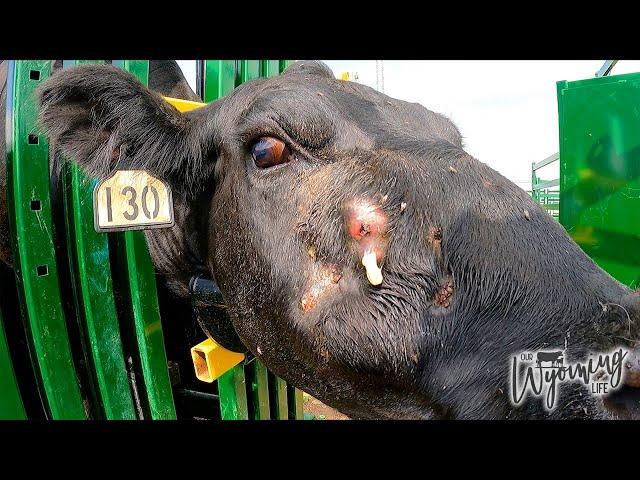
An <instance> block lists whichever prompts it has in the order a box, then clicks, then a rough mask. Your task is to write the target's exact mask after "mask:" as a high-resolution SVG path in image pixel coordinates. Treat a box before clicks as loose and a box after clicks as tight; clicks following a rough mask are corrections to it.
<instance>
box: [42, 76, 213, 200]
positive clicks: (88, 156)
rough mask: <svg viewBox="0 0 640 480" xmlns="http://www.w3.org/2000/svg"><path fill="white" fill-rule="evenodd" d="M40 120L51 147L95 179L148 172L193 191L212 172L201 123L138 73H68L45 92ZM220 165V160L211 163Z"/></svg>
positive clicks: (46, 86) (54, 79) (49, 84)
mask: <svg viewBox="0 0 640 480" xmlns="http://www.w3.org/2000/svg"><path fill="white" fill-rule="evenodd" d="M37 95H38V100H39V106H40V111H39V122H40V125H41V126H42V128H43V129H44V132H45V133H46V134H47V135H48V136H49V138H50V141H51V142H52V146H54V148H57V149H60V150H62V152H63V153H64V154H65V155H66V156H67V157H69V158H71V159H73V160H74V161H76V162H77V163H79V164H80V165H81V166H82V167H83V169H84V170H85V171H86V172H87V173H89V174H90V175H92V176H95V177H99V178H105V177H107V176H109V175H110V174H111V173H112V172H113V170H115V169H116V168H118V169H146V170H148V171H149V172H150V173H151V174H152V175H154V176H158V177H160V178H164V179H166V180H168V181H170V182H171V183H172V184H175V185H180V186H183V187H187V188H190V187H194V186H196V185H197V183H198V181H199V179H200V178H201V177H202V176H204V175H206V174H207V170H212V169H213V165H207V162H205V160H207V159H210V155H209V152H210V150H211V149H210V148H209V146H208V145H206V144H205V141H204V139H205V138H206V135H203V132H202V129H201V128H198V125H197V123H198V121H197V119H198V118H202V117H203V116H202V115H192V116H189V115H184V114H182V113H180V112H178V111H177V110H176V109H175V108H174V107H173V106H171V105H169V104H168V103H167V102H165V101H164V99H162V97H160V96H159V95H157V94H155V93H153V92H152V91H151V90H149V89H148V88H147V87H145V86H144V85H142V84H141V83H140V82H139V81H138V80H137V79H136V78H135V77H134V76H133V75H131V74H129V73H127V72H125V71H123V70H120V69H118V68H116V67H113V66H108V65H82V66H77V67H72V68H69V69H65V70H61V71H59V72H57V73H55V74H54V75H52V76H51V77H50V78H49V79H47V80H46V81H45V82H43V84H42V85H40V87H39V88H38V92H37ZM209 163H213V162H209Z"/></svg>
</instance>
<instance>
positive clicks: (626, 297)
mask: <svg viewBox="0 0 640 480" xmlns="http://www.w3.org/2000/svg"><path fill="white" fill-rule="evenodd" d="M39 101H40V120H41V124H42V126H43V128H44V129H45V130H46V132H47V133H48V134H49V135H50V136H51V138H52V140H53V141H54V142H56V145H58V147H59V148H61V149H62V150H64V151H65V152H66V153H67V154H68V155H69V156H70V157H72V158H75V159H76V160H77V161H78V162H79V163H80V165H82V166H83V167H84V168H85V169H86V170H87V171H88V172H89V173H91V174H92V175H96V176H99V177H105V176H107V175H109V174H110V172H112V171H113V170H114V169H115V168H146V169H148V170H149V171H150V172H151V173H152V174H154V175H156V176H158V177H161V178H163V179H165V180H166V181H168V182H170V183H171V185H172V187H173V190H174V198H175V204H176V226H175V227H174V228H172V229H167V230H153V231H148V232H147V233H146V236H147V241H148V245H149V248H150V251H151V255H152V257H153V259H154V262H155V265H156V268H157V269H158V271H159V272H161V273H163V274H165V275H167V276H169V277H170V279H171V282H172V284H173V285H174V291H175V293H176V294H178V295H184V294H186V292H187V289H186V282H187V281H188V279H189V278H190V277H191V275H192V274H193V272H196V271H200V270H202V269H206V270H208V272H209V273H210V274H211V275H213V277H215V279H216V281H217V283H218V284H219V286H220V289H221V291H222V293H223V295H224V297H225V300H226V302H227V304H228V308H229V313H230V317H231V321H232V323H233V326H234V328H235V330H236V331H237V333H238V335H239V336H240V338H241V339H242V341H243V342H244V343H245V345H246V346H247V347H248V348H249V349H250V350H251V351H252V352H253V353H254V354H255V355H256V356H258V357H259V358H260V359H261V360H262V361H263V362H264V363H265V364H266V365H267V366H268V367H269V368H270V369H271V370H273V371H274V372H275V373H276V374H278V375H279V376H281V377H282V378H284V379H286V380H287V381H289V382H291V383H293V384H294V385H296V386H297V387H299V388H302V389H303V390H305V391H307V392H309V393H311V394H312V395H314V396H315V397H317V398H319V399H320V400H322V401H323V402H325V403H327V404H328V405H331V406H333V407H335V408H337V409H338V410H340V411H342V412H344V413H346V414H347V415H350V416H351V417H354V418H423V419H429V418H535V417H540V418H614V417H615V416H617V415H625V414H628V412H627V411H626V410H624V409H623V410H620V409H617V410H616V413H614V412H612V411H610V410H608V409H607V408H606V407H605V405H604V404H603V402H602V400H601V399H600V398H598V397H594V396H591V395H589V394H588V393H586V392H585V391H584V390H581V387H580V386H579V385H578V384H577V383H574V384H570V385H563V391H562V394H561V396H560V401H559V406H558V408H557V409H556V410H554V411H553V412H551V413H547V412H545V411H544V409H543V407H542V404H541V402H540V401H539V400H535V401H531V402H529V404H528V405H527V406H526V407H525V408H514V407H513V406H512V405H511V403H510V402H509V399H508V396H507V391H508V390H507V379H508V367H509V359H510V357H511V356H512V355H514V354H515V352H520V351H532V350H539V349H541V348H543V347H544V346H547V345H552V346H553V345H558V346H559V345H565V342H566V349H565V351H566V352H567V354H568V355H570V356H571V357H572V358H575V359H580V358H583V357H584V356H586V355H587V353H588V352H590V351H603V350H609V349H610V348H612V347H614V346H625V347H629V348H630V347H634V346H635V344H636V341H637V339H638V333H639V332H638V330H639V326H640V321H639V318H640V296H639V295H638V294H637V293H634V292H632V291H631V290H629V289H628V288H627V287H625V286H623V285H622V284H620V283H619V282H617V281H615V280H614V279H613V278H611V277H610V276H609V275H608V274H606V273H605V272H604V271H603V270H601V269H600V268H598V267H597V266H596V265H595V264H594V263H593V261H591V259H589V258H588V257H587V256H586V255H585V254H584V253H583V252H582V251H581V250H580V248H579V247H578V246H577V245H576V244H575V243H574V242H573V241H572V240H571V239H570V238H569V236H568V235H567V233H566V232H565V231H564V229H563V228H562V227H561V226H560V225H559V224H558V223H557V222H556V221H555V220H553V219H552V218H551V217H550V216H549V215H548V214H547V213H546V212H544V211H543V210H542V209H541V208H539V207H538V205H536V204H535V203H534V202H533V201H532V199H531V198H530V197H529V196H528V195H527V194H526V192H524V191H523V190H521V189H520V188H518V187H517V186H516V185H514V184H513V183H512V182H510V181H509V180H507V179H505V178H504V177H503V176H501V175H500V174H498V173H497V172H495V171H494V170H492V169H491V168H489V167H488V166H486V165H485V164H483V163H481V162H479V161H478V160H476V159H475V158H473V157H471V156H470V155H469V154H467V153H466V152H465V150H464V148H463V144H462V140H461V136H460V134H459V132H458V130H457V128H456V127H455V126H454V124H453V123H452V122H451V121H449V120H448V119H447V118H445V117H444V116H442V115H439V114H437V113H434V112H431V111H429V110H427V109H425V108H424V107H422V106H420V105H417V104H411V103H407V102H403V101H399V100H396V99H393V98H390V97H387V96H385V95H383V94H381V93H379V92H376V91H375V90H373V89H371V88H368V87H366V86H363V85H359V84H356V83H350V82H344V81H340V80H336V79H335V78H334V76H333V74H332V73H331V71H330V70H329V69H328V68H327V67H326V66H325V65H324V64H322V63H318V62H297V63H295V64H293V65H292V66H290V67H289V68H288V69H287V71H286V72H285V73H284V74H283V75H281V76H279V77H275V78H270V79H256V80H253V81H251V82H248V83H246V84H244V85H242V86H241V87H239V88H237V89H236V90H235V91H234V92H233V93H232V94H231V95H229V96H228V97H225V98H223V99H221V100H219V101H216V102H213V103H211V104H210V105H208V106H207V107H205V108H202V109H199V110H195V111H192V112H188V113H185V114H181V113H179V112H178V111H176V110H175V109H174V108H173V107H171V106H169V105H167V104H166V103H165V102H164V101H163V100H162V99H161V98H160V97H159V96H158V95H156V94H154V93H153V92H151V91H150V90H149V89H147V88H145V87H143V86H142V85H141V84H140V83H139V82H138V81H137V80H135V78H133V77H132V76H131V75H129V74H127V73H125V72H122V71H120V70H118V69H116V68H113V67H109V66H82V67H76V68H72V69H67V70H64V71H60V72H58V73H56V74H55V75H53V76H52V77H51V78H50V79H49V80H47V81H46V82H44V83H43V85H41V88H40V90H39ZM514 154H517V152H514ZM603 305H604V307H603ZM629 378H632V376H631V377H629ZM634 398H635V400H633V401H635V402H637V397H634ZM621 412H622V413H621ZM624 412H627V413H624Z"/></svg>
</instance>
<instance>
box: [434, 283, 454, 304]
mask: <svg viewBox="0 0 640 480" xmlns="http://www.w3.org/2000/svg"><path fill="white" fill-rule="evenodd" d="M453 291H454V288H453V281H451V280H447V281H446V282H445V283H444V285H442V286H441V287H440V288H438V291H437V292H436V295H435V298H434V303H435V304H436V305H438V306H439V307H444V308H448V307H450V306H451V301H452V300H453Z"/></svg>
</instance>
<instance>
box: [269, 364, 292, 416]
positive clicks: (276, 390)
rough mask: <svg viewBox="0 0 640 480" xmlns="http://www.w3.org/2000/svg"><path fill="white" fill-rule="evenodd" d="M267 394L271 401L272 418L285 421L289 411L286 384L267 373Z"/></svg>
mask: <svg viewBox="0 0 640 480" xmlns="http://www.w3.org/2000/svg"><path fill="white" fill-rule="evenodd" d="M269 393H270V394H271V396H270V401H271V410H272V412H273V414H272V418H273V417H275V418H276V419H278V420H287V419H288V418H289V409H288V406H287V382H285V381H284V380H282V379H281V378H280V377H276V376H275V374H273V373H271V372H269Z"/></svg>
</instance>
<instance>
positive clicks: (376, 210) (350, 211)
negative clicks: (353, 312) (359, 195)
mask: <svg viewBox="0 0 640 480" xmlns="http://www.w3.org/2000/svg"><path fill="white" fill-rule="evenodd" d="M344 221H345V226H346V229H347V233H348V235H349V238H351V239H352V240H353V241H354V243H355V246H356V252H357V254H358V256H359V259H360V261H361V263H362V265H363V266H364V267H365V270H366V273H367V278H368V280H369V283H371V284H372V285H379V284H380V283H382V269H381V268H380V264H381V263H382V260H383V258H384V255H385V251H386V247H387V238H386V233H387V229H388V217H387V214H386V213H385V212H384V211H383V210H382V207H381V206H380V205H378V204H376V203H374V202H373V201H371V200H368V199H357V200H352V201H351V202H348V203H347V204H346V205H345V209H344Z"/></svg>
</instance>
